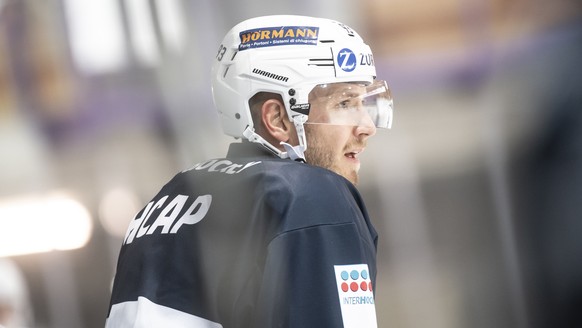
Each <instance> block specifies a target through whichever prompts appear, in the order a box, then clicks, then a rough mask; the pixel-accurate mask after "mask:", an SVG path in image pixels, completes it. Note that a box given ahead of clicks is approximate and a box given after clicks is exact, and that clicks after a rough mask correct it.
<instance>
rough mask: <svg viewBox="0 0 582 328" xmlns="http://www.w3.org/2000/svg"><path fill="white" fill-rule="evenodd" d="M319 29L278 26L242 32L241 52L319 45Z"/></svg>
mask: <svg viewBox="0 0 582 328" xmlns="http://www.w3.org/2000/svg"><path fill="white" fill-rule="evenodd" d="M318 38H319V27H313V26H277V27H263V28H257V29H252V30H246V31H242V32H240V45H239V46H238V49H239V50H240V51H242V50H247V49H252V48H262V47H272V46H285V45H317V40H318Z"/></svg>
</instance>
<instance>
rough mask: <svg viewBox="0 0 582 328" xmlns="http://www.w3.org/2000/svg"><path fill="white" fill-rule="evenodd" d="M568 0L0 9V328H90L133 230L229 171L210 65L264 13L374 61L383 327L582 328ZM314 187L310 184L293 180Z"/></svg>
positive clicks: (581, 160)
mask: <svg viewBox="0 0 582 328" xmlns="http://www.w3.org/2000/svg"><path fill="white" fill-rule="evenodd" d="M581 9H582V5H581V4H580V2H579V1H577V0H554V1H551V2H550V1H543V0H489V1H486V0H433V1H410V0H361V1H346V0H334V1H331V0H309V1H308V0H294V1H287V0H273V1H268V2H264V1H258V0H249V1H238V0H237V1H235V0H212V1H211V0H99V1H91V0H44V1H36V0H0V326H2V325H4V326H6V327H46V328H49V327H51V328H53V327H54V328H63V327H64V328H67V327H72V328H74V327H88V328H93V327H102V326H103V325H104V322H105V317H106V315H107V308H108V302H109V291H110V286H111V281H112V278H113V275H114V271H115V264H116V259H117V253H118V251H119V248H120V245H121V239H122V237H123V235H124V233H125V229H126V225H127V223H128V222H129V220H131V219H132V217H133V215H134V214H135V213H136V212H137V211H138V210H139V209H140V207H141V206H142V204H145V203H147V202H148V201H149V199H150V197H152V196H153V195H154V194H155V193H156V192H157V191H158V189H159V188H160V187H161V186H162V185H163V184H164V183H165V182H166V181H167V180H168V179H169V178H171V177H172V176H173V175H174V174H175V173H177V172H178V171H181V170H183V169H185V168H188V167H190V166H192V165H193V164H195V163H197V162H200V161H202V160H205V159H208V158H211V157H219V156H223V155H224V154H225V152H226V149H227V145H228V143H230V142H231V141H232V140H231V139H229V138H228V137H225V136H223V135H222V133H221V129H220V126H219V122H218V120H217V116H216V114H215V112H214V109H213V105H212V99H211V93H210V83H209V79H210V76H209V74H210V72H209V67H210V65H211V62H212V60H213V58H214V56H215V53H216V49H217V48H218V45H219V43H220V41H221V39H222V37H223V35H224V34H225V33H226V32H227V31H228V29H230V27H231V26H233V25H234V24H236V23H237V22H239V21H241V20H243V19H246V18H250V17H253V16H259V15H266V14H282V13H286V14H303V15H311V16H322V17H328V18H333V19H337V20H339V21H342V22H344V23H346V24H348V25H350V26H351V27H353V28H354V29H356V30H357V31H358V32H359V33H360V34H361V35H362V36H363V37H364V39H366V40H367V42H368V43H369V44H370V45H371V47H372V49H373V51H374V54H375V61H376V65H377V69H378V75H379V77H380V78H382V79H385V80H387V81H388V82H389V84H390V85H391V88H392V91H393V94H394V98H395V121H394V125H393V129H392V130H390V131H382V132H379V133H378V134H377V135H376V137H375V138H374V139H373V140H372V141H371V143H370V146H369V147H368V149H367V151H366V153H365V154H363V162H364V163H363V167H362V170H361V174H362V177H361V180H362V181H361V184H360V186H359V189H360V190H361V192H362V194H363V195H364V198H365V199H366V200H367V205H368V208H369V211H370V213H371V215H372V219H373V221H374V224H375V226H376V228H377V230H378V232H379V233H380V242H379V249H378V260H379V278H378V282H377V286H376V304H377V313H378V321H379V327H399V328H420V327H432V328H441V327H442V328H465V327H472V328H489V327H516V328H526V327H582V314H580V311H579V309H581V308H582V238H581V237H580V235H581V232H582V108H581V107H582V81H581V77H582V68H581V65H580V61H581V58H582V18H581V13H582V10H581ZM306 183H307V182H306Z"/></svg>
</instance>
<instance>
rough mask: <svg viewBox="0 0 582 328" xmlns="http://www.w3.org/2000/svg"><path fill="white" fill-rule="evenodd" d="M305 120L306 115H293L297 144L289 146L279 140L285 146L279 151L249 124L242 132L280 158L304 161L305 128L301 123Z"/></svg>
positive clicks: (248, 138) (249, 139)
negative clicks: (283, 149)
mask: <svg viewBox="0 0 582 328" xmlns="http://www.w3.org/2000/svg"><path fill="white" fill-rule="evenodd" d="M306 121H307V115H297V116H295V117H293V123H294V125H295V129H296V131H297V137H298V139H299V145H297V146H291V145H290V144H288V143H286V142H284V141H281V145H282V146H283V147H284V148H285V150H286V151H284V152H283V151H281V150H280V149H278V148H277V147H274V146H273V145H271V144H270V143H269V142H268V141H267V140H265V139H264V138H263V137H261V136H260V135H258V134H257V133H256V132H255V131H254V130H253V129H252V128H251V127H250V126H247V128H246V129H245V130H244V132H243V136H244V137H245V138H246V139H247V140H248V141H250V142H255V143H258V144H261V145H263V147H265V148H267V149H268V150H269V151H271V152H272V153H273V154H275V155H277V156H279V157H280V158H283V159H286V158H289V159H291V160H294V161H299V162H303V163H305V162H306V161H305V154H304V153H305V150H306V149H307V141H306V138H305V129H304V127H303V123H305V122H306Z"/></svg>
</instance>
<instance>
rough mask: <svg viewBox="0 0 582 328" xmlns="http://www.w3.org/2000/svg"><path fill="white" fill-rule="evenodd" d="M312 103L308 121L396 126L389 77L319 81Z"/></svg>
mask: <svg viewBox="0 0 582 328" xmlns="http://www.w3.org/2000/svg"><path fill="white" fill-rule="evenodd" d="M309 103H310V105H311V106H310V112H309V116H308V119H307V122H306V123H308V124H309V123H311V124H332V125H350V126H361V125H374V126H375V127H377V128H386V129H389V128H390V127H391V126H392V112H393V101H392V94H391V92H390V89H389V88H388V85H387V84H386V81H382V80H376V81H374V82H372V83H371V84H367V83H360V82H339V83H328V84H319V85H317V86H315V87H314V88H313V89H312V90H311V92H310V93H309Z"/></svg>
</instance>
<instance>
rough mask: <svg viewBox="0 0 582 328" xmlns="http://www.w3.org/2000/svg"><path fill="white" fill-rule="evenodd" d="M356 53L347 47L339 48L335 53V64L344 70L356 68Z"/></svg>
mask: <svg viewBox="0 0 582 328" xmlns="http://www.w3.org/2000/svg"><path fill="white" fill-rule="evenodd" d="M356 62H357V60H356V55H355V54H354V52H353V51H351V50H350V49H348V48H344V49H342V50H340V52H339V53H338V54H337V64H338V66H339V67H340V68H341V69H342V70H343V71H345V72H351V71H353V70H354V69H356Z"/></svg>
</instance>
